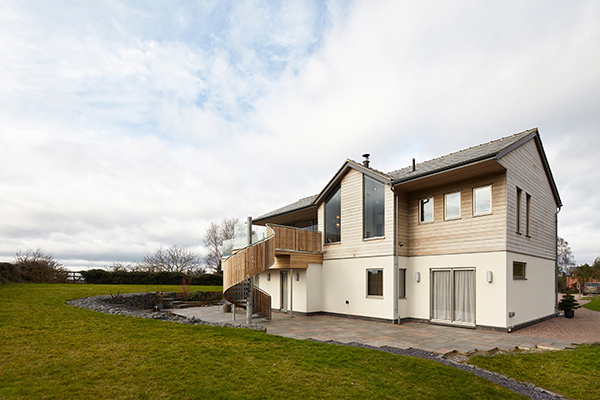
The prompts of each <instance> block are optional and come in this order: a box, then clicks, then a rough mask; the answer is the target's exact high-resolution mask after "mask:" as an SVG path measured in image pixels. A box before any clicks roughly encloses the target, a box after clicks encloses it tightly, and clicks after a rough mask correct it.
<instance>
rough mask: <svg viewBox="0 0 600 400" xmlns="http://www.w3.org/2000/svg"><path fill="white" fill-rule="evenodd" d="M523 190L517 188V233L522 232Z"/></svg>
mask: <svg viewBox="0 0 600 400" xmlns="http://www.w3.org/2000/svg"><path fill="white" fill-rule="evenodd" d="M522 193H523V191H522V190H521V189H519V188H517V233H521V197H522Z"/></svg>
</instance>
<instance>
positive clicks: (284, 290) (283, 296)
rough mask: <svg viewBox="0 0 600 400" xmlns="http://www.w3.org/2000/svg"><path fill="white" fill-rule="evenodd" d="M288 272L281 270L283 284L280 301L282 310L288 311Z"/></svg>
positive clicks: (281, 282)
mask: <svg viewBox="0 0 600 400" xmlns="http://www.w3.org/2000/svg"><path fill="white" fill-rule="evenodd" d="M287 276H288V273H287V271H281V276H280V284H281V293H280V295H281V297H280V299H281V301H280V307H279V309H280V310H282V311H287V309H288V305H287V303H288V279H287Z"/></svg>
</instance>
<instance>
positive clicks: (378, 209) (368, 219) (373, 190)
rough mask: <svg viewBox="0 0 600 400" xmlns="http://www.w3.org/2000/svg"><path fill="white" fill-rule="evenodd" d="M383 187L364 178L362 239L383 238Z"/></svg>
mask: <svg viewBox="0 0 600 400" xmlns="http://www.w3.org/2000/svg"><path fill="white" fill-rule="evenodd" d="M383 189H384V186H383V185H382V184H381V183H378V182H375V181H374V180H372V179H369V178H367V177H365V184H364V206H363V210H364V236H363V237H364V238H365V239H366V238H372V237H381V236H384V229H383V228H384V219H385V218H384V217H385V207H384V205H385V195H384V192H383Z"/></svg>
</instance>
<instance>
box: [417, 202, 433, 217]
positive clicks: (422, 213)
mask: <svg viewBox="0 0 600 400" xmlns="http://www.w3.org/2000/svg"><path fill="white" fill-rule="evenodd" d="M419 222H433V197H430V198H428V199H422V200H419Z"/></svg>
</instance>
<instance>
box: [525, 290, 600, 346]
mask: <svg viewBox="0 0 600 400" xmlns="http://www.w3.org/2000/svg"><path fill="white" fill-rule="evenodd" d="M575 298H576V299H577V301H578V302H579V304H581V305H583V304H586V303H588V302H589V300H579V295H576V296H575ZM515 334H517V335H524V336H534V337H543V338H548V339H556V340H564V341H571V342H573V343H596V342H600V312H598V311H592V310H588V309H587V308H583V307H582V308H579V309H577V310H575V317H574V318H571V319H569V318H564V317H560V318H552V319H549V320H547V321H543V322H540V323H538V324H535V325H532V326H528V327H526V328H523V329H519V330H518V331H515Z"/></svg>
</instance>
